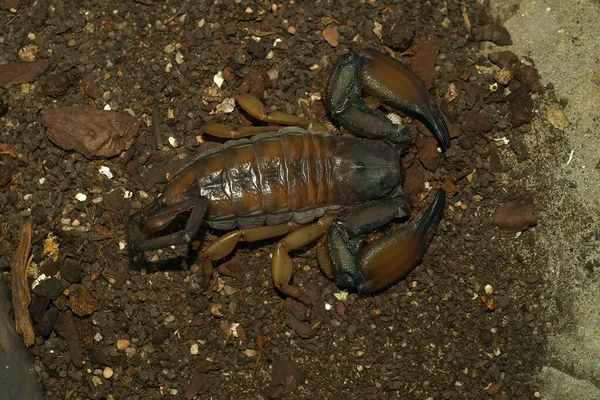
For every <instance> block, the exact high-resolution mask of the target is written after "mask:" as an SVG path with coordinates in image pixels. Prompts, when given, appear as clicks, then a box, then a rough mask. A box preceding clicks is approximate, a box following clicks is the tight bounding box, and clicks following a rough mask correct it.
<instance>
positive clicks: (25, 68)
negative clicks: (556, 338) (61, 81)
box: [0, 60, 50, 89]
mask: <svg viewBox="0 0 600 400" xmlns="http://www.w3.org/2000/svg"><path fill="white" fill-rule="evenodd" d="M49 65H50V61H48V60H37V61H34V62H32V63H12V64H3V65H0V86H2V87H3V88H5V89H8V88H9V87H11V86H12V85H20V84H22V83H28V82H33V81H34V80H35V78H37V77H38V76H40V75H41V74H43V73H44V72H45V71H46V69H47V68H48V66H49Z"/></svg>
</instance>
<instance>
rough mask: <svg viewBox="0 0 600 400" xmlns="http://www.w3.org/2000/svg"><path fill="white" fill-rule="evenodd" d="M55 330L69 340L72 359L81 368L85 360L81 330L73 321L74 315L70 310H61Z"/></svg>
mask: <svg viewBox="0 0 600 400" xmlns="http://www.w3.org/2000/svg"><path fill="white" fill-rule="evenodd" d="M54 330H55V331H56V333H58V334H59V335H60V336H62V337H63V339H65V340H66V341H67V347H68V349H69V353H70V355H71V361H72V362H73V364H74V365H75V366H76V367H77V368H79V367H80V366H81V363H82V362H83V353H82V351H81V340H80V338H79V332H77V329H76V328H75V324H74V323H73V316H72V315H71V313H70V312H61V313H60V314H59V316H58V319H57V321H56V324H55V325H54Z"/></svg>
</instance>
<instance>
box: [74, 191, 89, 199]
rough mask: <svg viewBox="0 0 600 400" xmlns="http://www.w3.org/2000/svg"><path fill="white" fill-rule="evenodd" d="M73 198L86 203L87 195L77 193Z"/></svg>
mask: <svg viewBox="0 0 600 400" xmlns="http://www.w3.org/2000/svg"><path fill="white" fill-rule="evenodd" d="M75 198H76V199H77V200H79V201H86V200H87V195H86V194H85V193H77V194H76V195H75Z"/></svg>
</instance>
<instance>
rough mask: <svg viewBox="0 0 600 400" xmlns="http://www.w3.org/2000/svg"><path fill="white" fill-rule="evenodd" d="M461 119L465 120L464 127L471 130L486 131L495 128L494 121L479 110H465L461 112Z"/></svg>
mask: <svg viewBox="0 0 600 400" xmlns="http://www.w3.org/2000/svg"><path fill="white" fill-rule="evenodd" d="M461 119H462V121H463V123H462V127H463V129H464V130H468V131H471V132H476V133H486V132H489V131H491V130H492V128H494V123H493V122H492V121H491V120H490V119H489V118H488V117H486V116H485V115H484V114H482V113H479V112H473V111H467V112H464V113H463V114H461Z"/></svg>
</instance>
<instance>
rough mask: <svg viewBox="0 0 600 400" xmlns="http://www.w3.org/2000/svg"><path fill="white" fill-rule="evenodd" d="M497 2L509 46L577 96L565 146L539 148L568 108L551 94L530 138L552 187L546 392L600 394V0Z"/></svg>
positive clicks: (543, 238)
mask: <svg viewBox="0 0 600 400" xmlns="http://www.w3.org/2000/svg"><path fill="white" fill-rule="evenodd" d="M492 6H493V8H494V12H495V14H496V15H498V16H500V18H501V19H502V20H503V21H504V25H505V26H506V28H507V29H508V30H509V32H510V33H511V36H512V39H513V42H514V44H513V46H509V47H508V49H509V50H512V51H513V52H515V53H516V54H518V55H519V56H530V57H531V58H532V59H533V60H534V62H535V66H536V68H537V69H538V71H539V72H540V76H541V79H542V83H543V84H548V83H552V84H553V85H554V90H555V93H556V96H557V97H558V98H560V99H565V100H567V102H568V104H567V106H566V107H564V112H565V114H566V116H567V118H568V119H569V120H570V126H569V127H567V128H566V129H564V134H565V136H566V138H567V142H568V144H567V145H566V146H564V147H561V148H560V149H559V150H558V151H556V152H550V151H549V150H548V149H545V148H543V147H538V146H537V143H543V142H544V139H545V136H547V135H548V134H549V132H550V126H549V122H548V118H547V111H548V109H550V108H557V107H558V108H562V107H561V106H560V104H557V103H552V102H551V101H550V99H540V100H541V102H540V107H539V108H538V109H537V110H536V113H537V117H536V119H535V120H534V123H533V132H532V133H531V134H528V135H527V138H526V139H527V140H528V142H529V149H530V152H531V155H532V160H533V161H534V162H535V164H536V166H537V168H536V171H539V174H535V175H534V176H531V177H529V178H528V179H529V181H528V182H527V184H528V185H529V186H531V187H532V191H533V192H535V189H534V187H535V186H541V187H544V188H548V190H547V191H545V192H544V198H543V199H538V200H539V204H540V205H541V209H540V210H539V211H540V223H539V224H538V227H537V228H536V229H537V233H538V234H537V241H536V257H538V259H539V260H540V261H541V262H540V263H539V264H540V265H544V273H545V278H546V284H547V288H546V294H545V296H544V297H543V298H541V299H540V304H541V307H543V310H544V311H543V314H545V315H544V318H545V321H546V324H547V327H548V331H549V333H550V337H549V343H548V347H547V349H545V352H546V354H545V355H546V356H547V358H548V365H547V366H546V367H544V368H543V369H542V371H541V372H540V374H539V376H538V378H539V393H538V396H539V395H541V396H542V398H545V399H552V400H563V399H578V400H587V399H590V400H591V399H600V301H599V299H600V282H599V279H598V275H599V274H600V267H599V266H600V184H599V178H600V169H598V168H596V165H597V164H598V162H599V161H600V87H599V86H600V39H599V38H600V2H598V1H597V0H568V1H567V0H544V1H539V0H522V1H518V0H510V1H503V0H492ZM503 49H504V48H503ZM540 139H541V140H540ZM569 159H570V162H569ZM532 394H533V393H532Z"/></svg>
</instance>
